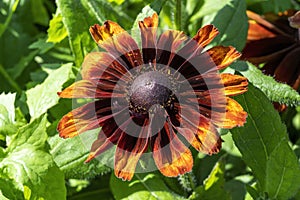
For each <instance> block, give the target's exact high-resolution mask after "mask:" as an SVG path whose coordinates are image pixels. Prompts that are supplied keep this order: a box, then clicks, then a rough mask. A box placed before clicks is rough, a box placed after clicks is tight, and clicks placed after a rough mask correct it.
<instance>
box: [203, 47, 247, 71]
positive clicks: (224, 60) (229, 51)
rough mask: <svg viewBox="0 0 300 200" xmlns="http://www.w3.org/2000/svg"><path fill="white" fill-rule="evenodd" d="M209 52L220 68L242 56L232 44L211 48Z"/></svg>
mask: <svg viewBox="0 0 300 200" xmlns="http://www.w3.org/2000/svg"><path fill="white" fill-rule="evenodd" d="M207 53H208V54H209V55H210V56H211V58H212V59H213V61H214V62H215V64H216V66H217V68H218V69H219V70H220V69H224V68H225V67H227V66H229V65H230V64H231V63H233V62H234V61H235V60H237V59H238V58H239V57H240V56H241V54H240V53H239V52H238V51H237V50H236V49H235V48H234V47H232V46H229V47H224V46H216V47H213V48H211V49H209V50H208V51H207Z"/></svg>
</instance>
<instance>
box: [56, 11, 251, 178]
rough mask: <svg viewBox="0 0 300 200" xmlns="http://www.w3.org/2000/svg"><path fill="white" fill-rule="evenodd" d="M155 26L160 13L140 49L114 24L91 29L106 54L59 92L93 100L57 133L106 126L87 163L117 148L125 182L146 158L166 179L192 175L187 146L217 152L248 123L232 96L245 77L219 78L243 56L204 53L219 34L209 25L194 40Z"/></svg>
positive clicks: (148, 21) (217, 50)
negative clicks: (226, 131)
mask: <svg viewBox="0 0 300 200" xmlns="http://www.w3.org/2000/svg"><path fill="white" fill-rule="evenodd" d="M157 26H158V16H157V14H156V13H155V14H153V16H151V17H147V18H145V19H144V20H143V21H140V22H139V28H140V33H141V48H139V47H138V44H137V42H136V41H135V40H134V39H133V38H132V37H131V36H130V35H129V34H128V33H127V32H126V31H125V30H124V29H122V28H121V27H120V26H119V25H118V24H117V23H115V22H112V21H106V22H105V23H104V25H103V26H100V25H94V26H92V27H91V28H90V32H91V34H92V37H93V38H94V40H95V41H96V42H97V44H98V45H99V47H100V48H101V49H102V50H103V51H102V52H93V53H90V54H88V55H87V56H86V58H85V60H84V63H83V65H82V80H80V81H77V82H75V83H74V84H73V85H71V86H69V87H68V88H66V89H65V90H63V91H62V92H60V93H59V95H60V97H62V98H91V99H95V101H92V102H90V103H87V104H86V105H83V106H82V107H79V108H76V109H74V110H73V111H71V112H70V113H68V114H66V115H65V116H64V117H63V118H62V119H61V121H60V122H59V125H58V131H59V134H60V136H61V137H63V138H70V137H74V136H76V135H78V134H81V133H83V132H85V131H87V130H91V129H95V128H98V127H102V128H101V131H100V132H99V135H98V139H97V140H96V141H94V143H93V145H92V147H91V152H90V154H89V156H88V158H87V160H86V162H89V161H90V160H92V159H94V158H95V157H97V156H98V155H100V154H102V153H103V152H104V151H106V150H107V149H109V148H111V147H112V146H114V145H116V146H117V148H116V151H115V158H114V170H115V175H116V176H117V177H119V178H122V179H123V180H130V179H131V178H132V177H133V175H134V172H135V169H136V167H137V165H138V161H139V160H140V159H141V158H142V156H143V155H144V154H146V153H150V154H151V156H152V157H153V160H154V162H155V165H156V167H157V169H158V170H160V172H161V173H162V174H163V175H165V176H178V175H180V174H184V173H186V172H189V171H191V169H192V166H193V158H192V154H191V151H190V150H189V147H188V145H187V144H188V143H190V144H191V145H192V146H193V147H194V148H195V149H197V150H198V151H201V152H203V153H206V154H213V153H217V152H218V151H219V150H220V148H221V138H220V136H219V134H218V132H217V128H218V127H219V128H232V127H235V126H242V125H243V124H244V123H245V121H246V117H247V113H246V112H245V111H244V110H243V108H242V107H241V106H240V105H239V104H238V103H237V102H236V101H235V100H233V99H231V98H230V96H234V95H237V94H242V93H244V92H245V91H246V90H247V84H248V83H247V79H246V78H244V77H242V76H239V75H232V74H219V73H218V70H220V69H224V68H225V67H227V66H228V65H230V64H231V63H232V62H233V61H235V60H236V59H237V58H239V57H240V53H238V52H237V51H236V50H235V49H234V48H233V47H224V46H217V47H213V48H211V49H209V50H207V51H204V50H203V49H204V47H206V45H207V44H208V43H209V42H210V41H212V40H213V39H214V37H215V36H216V35H217V34H218V31H217V29H216V28H215V27H213V26H212V25H207V26H204V27H203V28H201V29H200V30H199V31H198V33H197V34H196V35H195V36H194V37H193V38H192V39H189V38H188V37H187V36H186V35H184V33H183V32H180V31H173V30H169V31H165V32H163V33H162V34H160V35H159V34H158V31H157V29H158V28H157ZM187 142H188V143H187Z"/></svg>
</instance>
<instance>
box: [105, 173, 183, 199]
mask: <svg viewBox="0 0 300 200" xmlns="http://www.w3.org/2000/svg"><path fill="white" fill-rule="evenodd" d="M110 188H111V191H112V193H113V195H114V197H115V199H116V200H119V199H123V200H129V199H130V200H146V199H147V200H157V199H164V200H177V199H182V200H183V199H185V198H183V197H181V196H179V195H177V194H176V193H174V192H173V191H171V190H170V189H169V188H168V187H167V186H166V185H165V183H164V182H163V180H162V179H161V178H160V177H159V175H157V174H135V176H134V178H133V179H132V180H131V181H130V182H129V181H128V182H125V181H122V180H121V179H118V178H117V177H116V176H115V175H114V174H112V176H111V179H110Z"/></svg>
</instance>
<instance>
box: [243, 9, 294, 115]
mask: <svg viewBox="0 0 300 200" xmlns="http://www.w3.org/2000/svg"><path fill="white" fill-rule="evenodd" d="M247 15H248V18H249V29H248V37H247V44H246V46H245V48H244V50H243V56H242V59H245V60H249V61H250V62H252V63H253V64H256V65H259V64H263V67H262V70H263V72H264V73H265V74H267V75H273V76H274V78H275V79H276V80H277V81H280V82H283V83H287V84H289V85H290V86H292V87H293V88H294V89H295V90H297V89H298V88H299V86H300V59H299V54H300V42H299V39H300V29H299V27H300V23H299V18H300V12H298V13H296V12H295V11H293V10H288V11H286V12H284V13H279V14H278V15H275V14H272V13H268V14H266V15H264V16H260V15H258V14H256V13H254V12H251V11H247ZM277 107H278V109H279V110H283V109H284V108H285V107H286V106H285V105H281V106H279V105H278V106H277Z"/></svg>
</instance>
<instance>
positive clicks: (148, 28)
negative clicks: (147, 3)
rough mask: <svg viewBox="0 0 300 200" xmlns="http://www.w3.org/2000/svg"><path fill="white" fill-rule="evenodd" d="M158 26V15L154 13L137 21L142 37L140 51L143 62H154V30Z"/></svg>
mask: <svg viewBox="0 0 300 200" xmlns="http://www.w3.org/2000/svg"><path fill="white" fill-rule="evenodd" d="M157 26H158V15H157V14H156V13H154V14H153V15H152V16H151V17H146V18H145V19H144V20H143V21H139V27H140V30H141V38H142V51H143V60H144V63H145V64H147V63H155V58H156V31H157Z"/></svg>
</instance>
